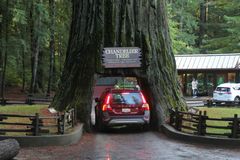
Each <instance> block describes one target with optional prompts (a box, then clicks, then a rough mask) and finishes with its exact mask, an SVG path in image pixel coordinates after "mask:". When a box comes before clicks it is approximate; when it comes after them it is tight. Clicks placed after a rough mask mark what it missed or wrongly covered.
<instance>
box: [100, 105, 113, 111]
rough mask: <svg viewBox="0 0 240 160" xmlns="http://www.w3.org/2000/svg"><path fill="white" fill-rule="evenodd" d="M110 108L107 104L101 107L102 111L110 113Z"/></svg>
mask: <svg viewBox="0 0 240 160" xmlns="http://www.w3.org/2000/svg"><path fill="white" fill-rule="evenodd" d="M111 110H112V108H111V106H110V105H109V104H104V105H103V107H102V111H111Z"/></svg>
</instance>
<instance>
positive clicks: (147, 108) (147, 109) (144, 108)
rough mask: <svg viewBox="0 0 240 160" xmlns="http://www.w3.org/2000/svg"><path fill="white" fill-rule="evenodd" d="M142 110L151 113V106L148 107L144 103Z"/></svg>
mask: <svg viewBox="0 0 240 160" xmlns="http://www.w3.org/2000/svg"><path fill="white" fill-rule="evenodd" d="M142 109H143V110H144V111H149V110H150V108H149V105H148V104H147V103H144V104H143V105H142Z"/></svg>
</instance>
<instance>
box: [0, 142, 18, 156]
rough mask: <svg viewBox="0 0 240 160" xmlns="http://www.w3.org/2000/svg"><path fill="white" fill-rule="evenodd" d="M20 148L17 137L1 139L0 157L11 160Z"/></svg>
mask: <svg viewBox="0 0 240 160" xmlns="http://www.w3.org/2000/svg"><path fill="white" fill-rule="evenodd" d="M19 150H20V146H19V143H18V142H17V141H16V140H15V139H6V140H2V141H0V159H1V160H9V159H13V158H14V157H15V156H17V154H18V152H19Z"/></svg>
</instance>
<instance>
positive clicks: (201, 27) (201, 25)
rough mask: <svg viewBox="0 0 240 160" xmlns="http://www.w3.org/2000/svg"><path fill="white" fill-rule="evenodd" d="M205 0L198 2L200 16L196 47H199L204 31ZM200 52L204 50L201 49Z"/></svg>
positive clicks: (205, 17) (205, 18)
mask: <svg viewBox="0 0 240 160" xmlns="http://www.w3.org/2000/svg"><path fill="white" fill-rule="evenodd" d="M206 4H207V0H204V1H203V2H200V17H199V38H198V47H199V48H201V46H202V41H203V38H204V34H205V32H206V29H205V25H206V22H207V8H206ZM201 52H204V51H203V50H201Z"/></svg>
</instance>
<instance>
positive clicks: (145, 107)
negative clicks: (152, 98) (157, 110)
mask: <svg viewBox="0 0 240 160" xmlns="http://www.w3.org/2000/svg"><path fill="white" fill-rule="evenodd" d="M140 94H141V97H142V101H143V105H142V109H143V110H144V111H149V110H150V108H149V105H148V104H147V101H146V99H145V97H144V95H143V94H142V93H140Z"/></svg>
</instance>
